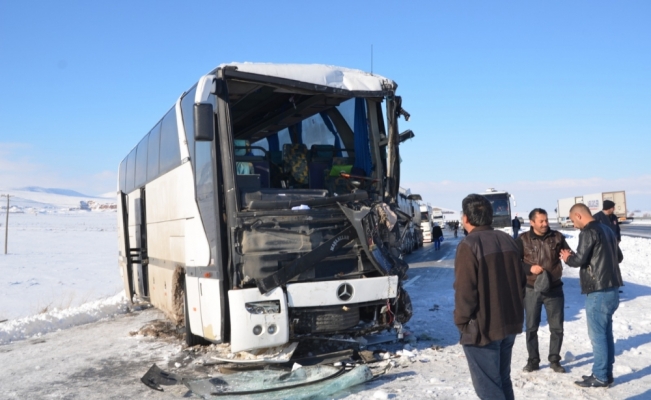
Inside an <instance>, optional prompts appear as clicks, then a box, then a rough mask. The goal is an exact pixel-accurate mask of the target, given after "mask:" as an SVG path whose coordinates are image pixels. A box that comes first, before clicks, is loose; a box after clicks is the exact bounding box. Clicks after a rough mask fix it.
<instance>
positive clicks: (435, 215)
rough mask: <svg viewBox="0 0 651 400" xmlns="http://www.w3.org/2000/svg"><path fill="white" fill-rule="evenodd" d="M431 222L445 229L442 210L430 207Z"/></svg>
mask: <svg viewBox="0 0 651 400" xmlns="http://www.w3.org/2000/svg"><path fill="white" fill-rule="evenodd" d="M432 223H433V224H434V225H438V226H440V227H441V229H445V215H443V210H441V209H440V208H438V207H434V208H432Z"/></svg>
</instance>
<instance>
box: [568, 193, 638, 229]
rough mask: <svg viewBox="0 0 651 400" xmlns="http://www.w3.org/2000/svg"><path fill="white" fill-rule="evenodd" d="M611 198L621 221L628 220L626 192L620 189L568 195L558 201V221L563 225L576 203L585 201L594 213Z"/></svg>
mask: <svg viewBox="0 0 651 400" xmlns="http://www.w3.org/2000/svg"><path fill="white" fill-rule="evenodd" d="M606 200H610V201H612V202H613V203H615V215H616V216H617V218H618V219H619V221H620V222H621V221H625V220H626V215H627V212H626V192H625V191H624V190H619V191H615V192H602V193H592V194H586V195H583V196H575V197H568V198H565V199H559V200H558V201H557V208H556V215H557V218H558V223H559V224H561V225H563V223H565V222H566V221H567V220H569V217H570V208H572V206H573V205H574V204H576V203H583V204H585V205H586V206H588V208H589V209H590V212H591V213H592V214H593V215H594V214H595V213H598V212H599V211H601V210H602V209H603V204H604V201H606Z"/></svg>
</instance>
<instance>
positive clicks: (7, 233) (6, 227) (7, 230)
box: [0, 194, 13, 255]
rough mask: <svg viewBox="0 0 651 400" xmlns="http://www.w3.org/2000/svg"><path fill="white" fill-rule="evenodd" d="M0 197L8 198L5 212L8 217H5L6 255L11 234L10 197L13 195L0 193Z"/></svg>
mask: <svg viewBox="0 0 651 400" xmlns="http://www.w3.org/2000/svg"><path fill="white" fill-rule="evenodd" d="M0 197H6V198H7V209H6V210H5V212H6V213H7V217H6V219H5V255H6V254H7V238H8V236H9V198H10V197H13V196H11V195H9V194H3V195H0Z"/></svg>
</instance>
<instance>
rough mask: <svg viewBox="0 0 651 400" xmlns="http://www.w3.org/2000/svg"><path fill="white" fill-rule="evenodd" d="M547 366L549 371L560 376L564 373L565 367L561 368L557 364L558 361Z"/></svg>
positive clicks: (558, 363)
mask: <svg viewBox="0 0 651 400" xmlns="http://www.w3.org/2000/svg"><path fill="white" fill-rule="evenodd" d="M549 366H550V367H551V369H552V370H553V371H554V372H558V373H560V374H564V373H565V367H563V366H562V365H561V363H560V362H558V361H556V362H553V363H551V364H550V365H549Z"/></svg>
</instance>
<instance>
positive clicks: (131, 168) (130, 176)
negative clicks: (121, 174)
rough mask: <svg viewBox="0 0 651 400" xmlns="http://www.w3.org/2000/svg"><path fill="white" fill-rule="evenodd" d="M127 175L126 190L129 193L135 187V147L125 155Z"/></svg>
mask: <svg viewBox="0 0 651 400" xmlns="http://www.w3.org/2000/svg"><path fill="white" fill-rule="evenodd" d="M126 175H127V177H126V181H125V187H126V192H125V193H130V192H131V191H133V189H134V188H135V187H136V185H135V178H136V149H133V150H131V153H129V156H128V157H127V174H126Z"/></svg>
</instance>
